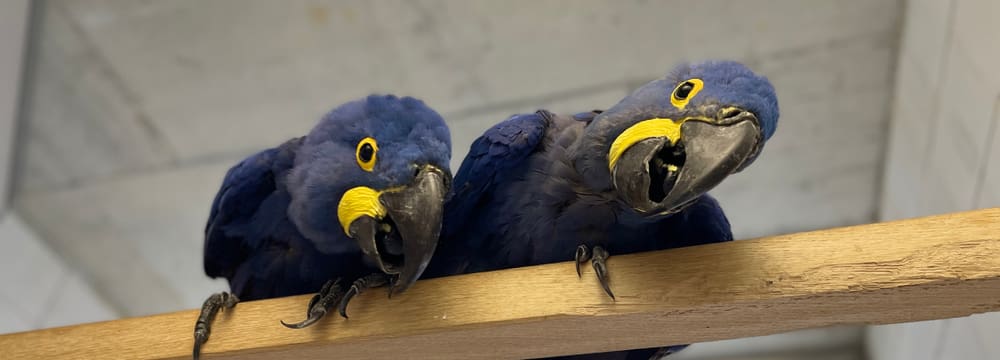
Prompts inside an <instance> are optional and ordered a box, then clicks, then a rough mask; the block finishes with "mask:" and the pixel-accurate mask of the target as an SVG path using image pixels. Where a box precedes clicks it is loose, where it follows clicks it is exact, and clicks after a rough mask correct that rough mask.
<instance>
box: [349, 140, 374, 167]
mask: <svg viewBox="0 0 1000 360" xmlns="http://www.w3.org/2000/svg"><path fill="white" fill-rule="evenodd" d="M377 155H378V143H377V142H375V139H372V138H370V137H366V138H364V139H361V141H359V142H358V148H357V150H355V151H354V158H355V159H357V160H358V166H360V167H361V169H362V170H364V171H368V172H371V171H372V169H374V168H375V159H376V158H377Z"/></svg>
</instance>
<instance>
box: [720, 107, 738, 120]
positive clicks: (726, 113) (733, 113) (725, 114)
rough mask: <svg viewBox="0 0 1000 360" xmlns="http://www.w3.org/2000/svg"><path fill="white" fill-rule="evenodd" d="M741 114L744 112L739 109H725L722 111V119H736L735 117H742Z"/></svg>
mask: <svg viewBox="0 0 1000 360" xmlns="http://www.w3.org/2000/svg"><path fill="white" fill-rule="evenodd" d="M741 113H743V110H740V109H737V108H728V109H723V110H722V116H721V117H720V118H722V119H729V118H734V117H737V116H740V114H741Z"/></svg>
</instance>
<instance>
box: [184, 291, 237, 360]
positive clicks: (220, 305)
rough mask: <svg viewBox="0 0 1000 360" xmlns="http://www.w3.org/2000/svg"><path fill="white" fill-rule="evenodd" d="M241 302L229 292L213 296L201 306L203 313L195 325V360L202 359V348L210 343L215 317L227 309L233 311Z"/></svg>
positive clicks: (193, 351)
mask: <svg viewBox="0 0 1000 360" xmlns="http://www.w3.org/2000/svg"><path fill="white" fill-rule="evenodd" d="M239 301H240V299H239V298H238V297H236V295H233V294H230V293H228V292H221V293H217V294H212V296H209V297H208V299H205V303H204V304H202V305H201V313H200V314H198V320H197V321H196V322H195V324H194V349H193V350H192V353H191V357H192V358H194V359H195V360H197V359H199V358H201V346H202V345H203V344H205V342H207V341H208V336H209V335H210V334H211V333H212V322H213V321H215V315H216V314H218V313H219V312H221V311H225V309H231V308H232V307H234V306H236V303H238V302H239Z"/></svg>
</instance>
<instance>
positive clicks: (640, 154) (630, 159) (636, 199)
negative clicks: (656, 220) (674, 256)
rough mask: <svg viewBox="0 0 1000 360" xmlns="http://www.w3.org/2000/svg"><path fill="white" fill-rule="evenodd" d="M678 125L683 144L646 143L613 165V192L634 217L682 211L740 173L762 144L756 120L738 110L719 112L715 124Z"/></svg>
mask: <svg viewBox="0 0 1000 360" xmlns="http://www.w3.org/2000/svg"><path fill="white" fill-rule="evenodd" d="M676 123H680V125H674V126H679V127H680V131H679V139H677V140H672V139H670V138H669V137H668V136H653V137H648V138H643V139H641V140H638V141H636V142H635V143H634V144H632V145H631V146H629V147H628V148H627V149H625V150H624V152H623V153H621V155H620V157H618V158H617V159H616V160H617V161H616V162H615V163H614V164H613V165H612V168H611V171H612V177H613V180H614V185H615V188H616V189H617V190H618V192H619V194H620V196H621V198H622V200H623V201H625V202H626V203H627V204H629V205H630V206H631V207H632V208H633V209H635V210H636V211H639V212H641V213H673V212H677V211H680V210H681V209H683V208H684V207H685V206H686V205H688V204H690V203H691V202H692V201H693V200H695V199H697V198H698V197H699V196H701V195H702V194H704V193H706V192H708V191H709V190H711V189H712V188H714V187H715V186H716V185H718V184H719V183H721V182H722V180H723V179H725V178H726V177H727V176H729V175H730V174H732V173H735V172H737V171H739V170H740V169H741V168H742V166H743V165H744V163H746V162H747V160H748V159H751V158H753V157H754V156H755V155H756V154H757V152H758V151H759V150H760V147H761V145H762V141H763V134H762V132H761V128H760V125H758V122H757V117H756V115H754V114H753V113H751V112H749V111H745V110H742V109H738V108H726V109H723V110H720V111H719V114H718V115H717V117H716V119H715V120H705V119H698V118H692V119H686V120H684V119H682V120H681V121H677V122H676Z"/></svg>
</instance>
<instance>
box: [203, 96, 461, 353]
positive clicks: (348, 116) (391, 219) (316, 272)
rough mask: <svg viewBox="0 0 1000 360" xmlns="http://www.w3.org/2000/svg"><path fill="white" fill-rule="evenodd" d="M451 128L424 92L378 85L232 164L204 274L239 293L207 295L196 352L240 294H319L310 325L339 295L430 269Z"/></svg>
mask: <svg viewBox="0 0 1000 360" xmlns="http://www.w3.org/2000/svg"><path fill="white" fill-rule="evenodd" d="M450 158H451V137H450V134H449V131H448V128H447V126H446V125H445V122H444V120H443V119H442V118H441V116H440V115H439V114H438V113H437V112H435V111H434V110H432V109H431V108H429V107H428V106H426V105H425V104H424V103H423V102H421V101H420V100H417V99H414V98H410V97H401V98H400V97H395V96H391V95H385V96H380V95H372V96H368V97H367V98H364V99H361V100H357V101H353V102H349V103H347V104H344V105H342V106H340V107H338V108H336V109H334V110H332V111H331V112H329V113H328V114H326V115H325V116H324V117H323V118H322V119H321V120H320V122H319V123H318V124H317V125H316V126H315V127H314V128H313V129H312V130H311V131H310V132H309V133H308V134H307V135H306V136H304V137H299V138H295V139H292V140H289V141H287V142H285V143H284V144H282V145H280V146H278V147H276V148H272V149H268V150H264V151H261V152H259V153H257V154H254V155H252V156H250V157H248V158H246V159H245V160H243V161H242V162H240V163H239V164H237V165H236V166H234V167H233V168H231V169H230V170H229V172H228V173H227V174H226V176H225V179H224V180H223V182H222V187H221V189H220V190H219V192H218V194H217V195H216V197H215V200H214V202H213V203H212V208H211V212H210V215H209V218H208V224H207V226H206V228H205V254H204V256H205V260H204V261H205V273H206V274H208V276H210V277H213V278H214V277H224V278H226V279H227V280H229V286H230V290H231V293H219V294H214V295H212V296H211V297H209V298H208V300H206V301H205V304H204V306H203V307H202V313H201V315H200V316H199V318H198V321H197V324H196V326H195V346H194V356H195V358H197V357H198V354H199V349H200V347H201V344H202V343H204V342H205V341H207V340H208V336H209V332H210V324H211V322H212V320H213V319H214V317H215V314H216V313H217V312H218V311H219V310H220V309H222V308H229V307H232V306H234V305H235V304H236V302H237V301H239V300H238V299H242V300H256V299H265V298H273V297H282V296H290V295H298V294H305V293H310V292H316V291H318V290H319V294H317V295H316V296H315V297H314V298H313V299H312V301H311V302H310V304H309V310H308V318H307V319H306V320H305V321H303V322H301V323H298V324H292V325H287V324H286V326H289V327H294V328H301V327H304V326H308V325H309V324H312V323H314V322H316V321H317V320H319V319H320V318H321V317H322V316H323V315H325V314H326V313H327V312H328V311H330V309H332V307H333V306H338V308H339V311H340V313H341V315H343V316H345V317H346V312H345V309H346V307H347V303H348V302H349V301H350V300H351V298H352V297H354V296H355V295H357V294H358V293H360V292H362V291H363V290H365V289H368V288H373V287H379V286H383V285H386V284H388V285H389V292H390V294H392V293H402V292H403V291H405V290H406V289H407V288H409V287H410V286H411V285H413V283H414V282H415V281H416V280H417V278H418V277H420V275H421V274H422V273H423V271H424V269H425V268H426V266H427V264H428V262H429V261H430V259H431V256H432V255H433V253H434V250H435V247H436V245H437V242H438V237H439V232H440V229H441V218H442V214H443V203H444V198H445V196H446V194H447V192H448V190H449V187H450V183H451V173H450V171H449V170H448V162H449V160H450Z"/></svg>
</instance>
